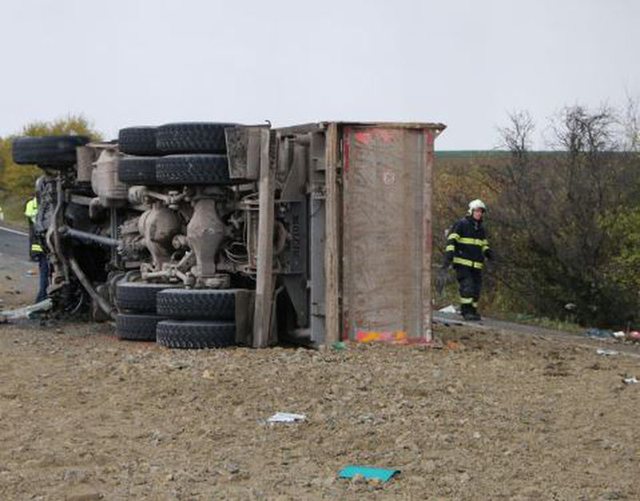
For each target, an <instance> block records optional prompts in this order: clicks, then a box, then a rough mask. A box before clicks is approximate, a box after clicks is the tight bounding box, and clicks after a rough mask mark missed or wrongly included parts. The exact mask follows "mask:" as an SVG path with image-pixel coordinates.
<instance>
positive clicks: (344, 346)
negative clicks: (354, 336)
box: [331, 341, 347, 351]
mask: <svg viewBox="0 0 640 501" xmlns="http://www.w3.org/2000/svg"><path fill="white" fill-rule="evenodd" d="M331 348H333V349H334V350H336V351H343V350H346V349H347V344H346V343H345V342H344V341H336V342H335V343H333V344H332V345H331Z"/></svg>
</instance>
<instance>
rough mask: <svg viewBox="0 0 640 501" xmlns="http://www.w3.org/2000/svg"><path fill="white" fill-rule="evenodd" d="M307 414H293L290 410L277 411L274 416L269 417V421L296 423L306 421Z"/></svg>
mask: <svg viewBox="0 0 640 501" xmlns="http://www.w3.org/2000/svg"><path fill="white" fill-rule="evenodd" d="M305 419H307V416H305V415H304V414H291V413H289V412H276V413H275V414H274V415H273V416H271V417H270V418H269V419H267V423H296V422H299V421H304V420H305Z"/></svg>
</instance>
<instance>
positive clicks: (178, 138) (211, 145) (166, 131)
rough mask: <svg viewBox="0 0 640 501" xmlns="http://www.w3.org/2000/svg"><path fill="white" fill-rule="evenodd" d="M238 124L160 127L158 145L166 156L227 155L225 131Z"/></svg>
mask: <svg viewBox="0 0 640 501" xmlns="http://www.w3.org/2000/svg"><path fill="white" fill-rule="evenodd" d="M235 125H236V124H231V123H216V122H185V123H172V124H166V125H162V126H160V127H158V134H157V136H156V138H157V145H158V149H159V150H160V151H163V152H164V153H165V154H173V153H225V152H226V151H227V147H226V143H225V136H224V130H225V129H226V128H228V127H234V126H235Z"/></svg>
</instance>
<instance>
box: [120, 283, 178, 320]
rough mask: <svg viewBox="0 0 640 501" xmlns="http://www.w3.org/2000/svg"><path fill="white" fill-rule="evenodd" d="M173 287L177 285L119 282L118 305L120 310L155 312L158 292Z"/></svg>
mask: <svg viewBox="0 0 640 501" xmlns="http://www.w3.org/2000/svg"><path fill="white" fill-rule="evenodd" d="M172 287H175V285H173V284H148V283H145V282H118V284H117V285H116V306H117V307H118V310H120V311H133V312H137V313H155V312H156V297H157V295H158V293H159V292H160V291H163V290H165V289H169V288H172ZM176 290H180V289H176Z"/></svg>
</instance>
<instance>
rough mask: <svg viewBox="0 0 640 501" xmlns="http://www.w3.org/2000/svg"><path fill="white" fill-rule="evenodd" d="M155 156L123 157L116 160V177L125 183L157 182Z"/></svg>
mask: <svg viewBox="0 0 640 501" xmlns="http://www.w3.org/2000/svg"><path fill="white" fill-rule="evenodd" d="M156 160H157V158H156V157H124V158H121V159H120V162H118V178H119V179H120V181H122V182H123V183H126V184H143V185H149V184H150V185H154V184H158V179H157V178H156Z"/></svg>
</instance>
